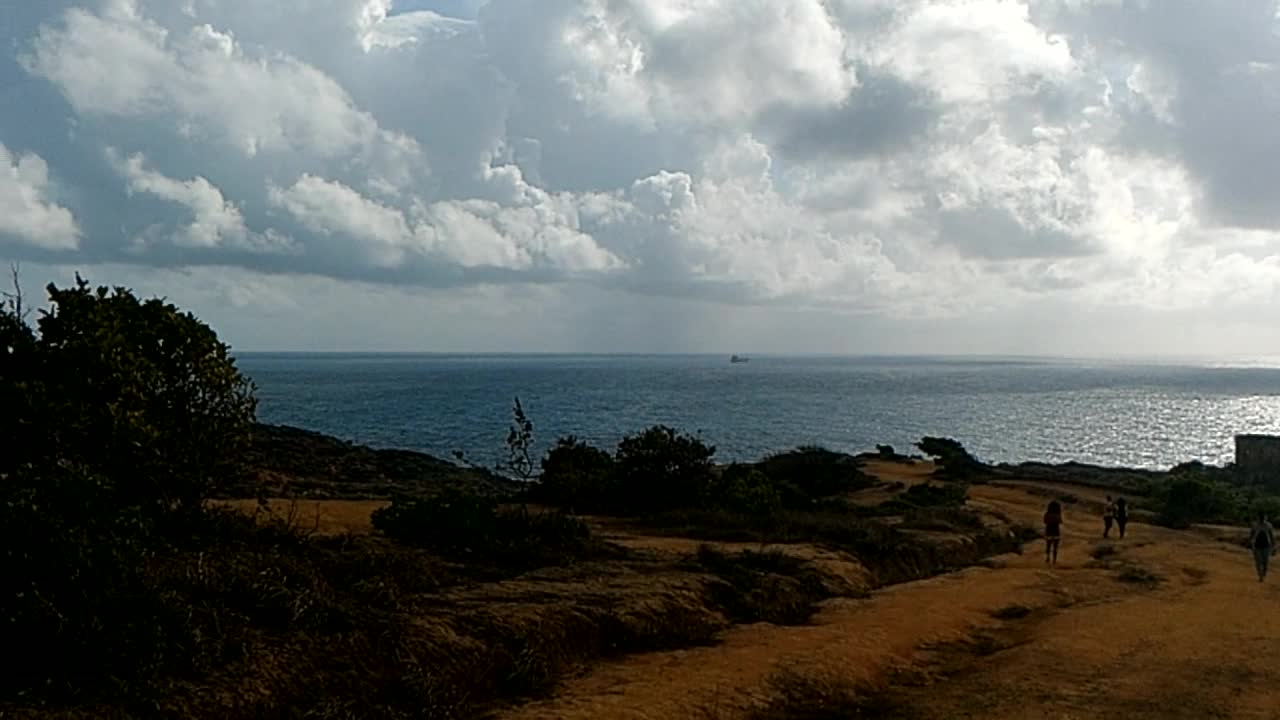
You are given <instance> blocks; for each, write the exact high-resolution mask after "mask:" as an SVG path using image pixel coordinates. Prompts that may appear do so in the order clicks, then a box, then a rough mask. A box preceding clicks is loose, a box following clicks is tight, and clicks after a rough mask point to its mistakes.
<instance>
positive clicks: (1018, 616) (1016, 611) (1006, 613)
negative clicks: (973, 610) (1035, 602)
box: [991, 604, 1031, 620]
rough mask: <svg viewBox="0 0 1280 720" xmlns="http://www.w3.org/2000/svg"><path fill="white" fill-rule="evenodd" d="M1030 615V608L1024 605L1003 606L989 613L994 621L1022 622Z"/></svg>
mask: <svg viewBox="0 0 1280 720" xmlns="http://www.w3.org/2000/svg"><path fill="white" fill-rule="evenodd" d="M1030 615H1031V608H1029V607H1027V606H1026V605H1016V604H1015V605H1005V606H1004V607H1002V608H1000V609H999V610H996V611H995V612H992V613H991V617H993V618H995V619H996V620H1022V619H1023V618H1025V617H1028V616H1030Z"/></svg>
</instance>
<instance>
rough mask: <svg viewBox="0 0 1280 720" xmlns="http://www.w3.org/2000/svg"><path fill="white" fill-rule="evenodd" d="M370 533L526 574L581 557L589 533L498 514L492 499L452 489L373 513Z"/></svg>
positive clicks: (541, 516)
mask: <svg viewBox="0 0 1280 720" xmlns="http://www.w3.org/2000/svg"><path fill="white" fill-rule="evenodd" d="M371 521H372V523H373V527H374V528H375V529H377V530H378V531H380V532H382V533H383V534H385V535H386V536H387V537H390V538H392V539H394V540H397V541H399V542H402V543H405V544H408V545H416V546H420V547H425V548H430V549H431V550H433V551H436V552H439V553H441V554H442V555H445V556H446V557H452V558H457V559H472V560H479V561H481V562H486V563H496V564H500V565H502V566H504V567H511V568H515V569H526V568H532V567H538V566H540V565H557V564H561V563H564V562H566V561H570V560H573V559H576V558H578V557H581V556H583V555H584V554H585V553H586V551H587V550H588V549H589V548H590V545H591V532H590V530H589V529H588V528H587V526H586V525H585V524H584V523H583V522H582V521H581V520H578V519H577V518H574V517H572V516H569V515H565V514H563V513H558V512H555V513H532V512H530V511H529V510H528V508H526V507H524V506H520V507H517V508H500V507H499V505H498V501H497V500H496V499H494V498H492V497H488V496H484V495H479V494H475V493H470V492H466V491H462V490H457V489H451V490H448V491H446V492H443V493H441V494H440V495H438V496H435V497H431V498H425V499H411V498H397V499H396V500H394V501H393V502H392V503H391V505H388V506H387V507H384V508H380V509H378V510H376V511H375V512H374V513H373V515H372V518H371Z"/></svg>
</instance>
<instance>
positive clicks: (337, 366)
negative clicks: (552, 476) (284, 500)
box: [238, 353, 1280, 468]
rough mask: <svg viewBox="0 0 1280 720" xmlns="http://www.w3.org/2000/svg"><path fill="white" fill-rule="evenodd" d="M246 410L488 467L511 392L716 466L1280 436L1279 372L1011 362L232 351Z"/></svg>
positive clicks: (1144, 449) (999, 455)
mask: <svg viewBox="0 0 1280 720" xmlns="http://www.w3.org/2000/svg"><path fill="white" fill-rule="evenodd" d="M238 362H239V365H240V367H241V369H242V370H244V371H245V372H246V373H247V374H248V375H249V376H250V377H251V378H252V379H253V380H254V381H255V383H256V384H257V386H258V397H259V400H260V405H259V419H260V420H262V421H263V422H268V423H280V424H289V425H296V426H299V427H304V428H307V429H311V430H318V431H321V432H325V433H329V434H332V435H336V436H339V437H341V438H344V439H348V440H353V441H356V442H360V443H365V444H369V445H373V446H375V447H399V448H409V449H414V450H420V451H424V452H429V453H432V454H434V455H438V456H441V457H451V456H452V454H453V452H454V451H463V452H465V453H466V454H467V455H468V456H469V457H470V458H471V459H472V460H473V461H475V462H480V463H485V464H492V463H494V462H498V461H500V460H501V459H502V458H504V457H505V446H504V444H503V442H504V439H505V437H506V434H507V428H508V426H509V424H510V418H511V414H510V410H511V404H512V401H513V399H514V398H516V397H519V398H520V401H521V402H522V403H523V405H524V409H525V412H526V413H527V415H528V416H529V418H530V419H531V420H532V421H533V424H534V430H535V434H536V440H537V442H538V444H539V447H546V446H547V445H548V444H549V443H551V442H552V441H554V440H555V439H556V438H558V437H560V436H564V435H576V436H578V437H579V438H581V439H584V440H587V441H589V442H591V443H593V444H597V445H599V446H601V447H606V448H612V447H613V445H614V444H616V442H617V441H618V440H619V439H620V438H621V437H623V436H624V435H626V434H628V433H631V432H635V431H637V430H640V429H643V428H645V427H648V426H650V425H654V424H658V423H662V424H666V425H670V426H672V427H675V428H678V429H680V430H684V431H687V432H690V433H696V434H699V435H701V437H702V438H703V439H704V440H705V441H706V442H708V443H710V444H712V445H714V446H715V447H716V449H717V453H716V459H717V461H720V462H728V461H732V460H750V459H755V458H758V457H760V456H762V455H764V454H766V453H769V452H772V451H777V450H783V449H788V448H792V447H795V446H798V445H821V446H824V447H828V448H831V449H835V450H842V451H850V452H861V451H867V450H874V448H875V445H877V444H881V443H885V444H890V445H893V446H894V448H895V449H897V450H899V451H900V452H904V451H905V452H908V453H910V452H915V449H914V448H913V447H912V443H914V442H916V441H918V440H919V439H920V438H921V437H922V436H925V435H942V436H947V437H953V438H955V439H957V440H959V441H961V442H962V443H963V444H964V445H965V447H966V448H969V450H970V451H971V452H972V453H974V454H975V455H976V456H978V457H979V458H980V459H982V460H985V461H988V462H1021V461H1027V460H1037V461H1048V462H1061V461H1067V460H1076V461H1081V462H1089V463H1097V464H1102V465H1119V466H1129V467H1146V468H1167V467H1170V466H1171V465H1174V464H1176V463H1179V462H1184V461H1188V460H1200V461H1203V462H1207V463H1215V464H1222V463H1225V462H1229V461H1230V460H1231V459H1232V456H1233V446H1232V437H1233V436H1234V435H1235V434H1237V433H1244V432H1260V433H1280V368H1275V367H1223V366H1210V365H1195V364H1184V365H1175V364H1153V363H1136V362H1089V361H1080V360H1046V359H1018V358H927V357H914V358H913V357H892V358H883V357H882V358H873V357H858V358H836V357H770V356H759V357H756V356H753V357H751V358H750V361H749V362H745V363H730V362H729V358H728V357H726V356H719V355H716V356H711V355H655V356H640V355H626V356H620V355H410V354H301V353H298V354H294V353H285V354H242V355H240V356H239V357H238Z"/></svg>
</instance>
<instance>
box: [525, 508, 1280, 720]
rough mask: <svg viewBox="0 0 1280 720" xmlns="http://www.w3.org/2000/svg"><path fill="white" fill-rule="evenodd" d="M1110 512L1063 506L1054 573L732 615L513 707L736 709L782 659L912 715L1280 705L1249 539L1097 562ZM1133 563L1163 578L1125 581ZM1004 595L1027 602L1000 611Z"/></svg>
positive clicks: (1211, 713) (1257, 709)
mask: <svg viewBox="0 0 1280 720" xmlns="http://www.w3.org/2000/svg"><path fill="white" fill-rule="evenodd" d="M1072 492H1073V493H1075V494H1076V495H1078V496H1080V497H1081V498H1082V499H1086V500H1093V501H1096V500H1097V499H1099V498H1096V497H1093V495H1094V493H1091V492H1090V491H1081V490H1077V489H1074V488H1073V489H1072ZM1099 495H1100V494H1099ZM972 501H973V502H974V504H980V505H985V506H988V507H991V508H993V509H998V510H1000V511H1002V512H1005V513H1007V514H1008V515H1010V516H1011V517H1013V518H1015V519H1017V520H1020V521H1022V522H1026V523H1038V520H1039V517H1040V514H1041V513H1042V511H1043V504H1044V502H1045V498H1044V497H1040V496H1035V495H1031V494H1029V493H1027V492H1026V491H1024V490H1021V489H1018V488H1016V487H975V488H974V489H973V492H972ZM1100 524H1101V523H1100V521H1098V520H1097V519H1096V517H1094V516H1093V515H1092V514H1091V513H1084V512H1073V510H1072V508H1071V507H1070V506H1068V508H1067V516H1066V523H1065V525H1064V532H1065V538H1064V544H1063V549H1062V556H1061V558H1060V562H1059V565H1058V566H1057V567H1056V568H1046V566H1045V563H1044V556H1043V553H1042V552H1041V548H1040V547H1039V546H1037V545H1033V546H1029V547H1028V550H1027V552H1026V554H1024V555H1010V556H1004V557H1001V558H998V559H997V562H995V563H994V567H991V568H971V569H968V570H965V571H962V572H958V573H953V574H950V575H945V576H941V577H937V578H933V579H930V580H925V581H921V582H915V583H909V584H905V585H899V586H896V587H891V588H887V589H885V590H882V591H879V592H877V593H875V594H874V595H872V597H870V598H868V599H863V600H850V599H842V600H835V601H831V602H829V603H827V604H826V605H825V606H824V607H823V609H822V610H821V611H820V613H819V614H818V615H817V616H816V617H815V619H814V622H813V624H811V625H807V626H802V627H778V626H773V625H767V624H759V625H753V626H739V627H736V628H733V629H731V630H729V631H728V632H726V633H725V635H724V636H723V641H722V642H721V643H720V644H718V645H716V646H714V647H705V648H695V649H690V650H685V651H678V652H662V653H651V654H646V655H638V656H632V657H627V658H622V659H620V660H617V661H614V662H609V663H606V664H602V665H599V666H596V667H594V668H592V669H591V670H590V671H589V672H587V673H586V674H585V675H583V676H581V677H578V678H574V679H571V680H569V681H567V682H566V683H565V684H564V685H563V687H562V688H561V689H560V691H559V692H558V693H557V694H556V695H555V696H554V697H552V698H550V699H547V700H544V701H539V702H534V703H530V704H527V705H524V706H521V707H517V708H514V709H511V710H510V711H507V712H506V713H504V714H503V715H502V717H504V718H509V719H520V720H533V719H548V720H549V719H551V718H557V719H566V720H572V719H575V718H583V719H585V718H596V719H601V720H607V719H609V718H628V719H631V718H634V719H642V718H654V719H657V718H696V717H709V716H710V717H718V718H732V717H736V716H741V715H743V714H745V712H746V710H747V709H748V708H749V707H751V706H752V705H753V704H754V703H757V702H758V701H759V700H760V698H761V696H762V692H763V691H762V688H763V687H764V686H765V683H766V680H767V678H768V677H769V676H770V675H771V674H773V673H774V672H776V671H777V670H779V669H783V668H797V669H801V670H811V671H814V672H818V673H822V674H823V675H826V676H832V675H835V676H839V677H841V678H843V679H847V680H850V681H853V682H857V683H860V684H863V685H865V686H867V687H879V688H887V690H886V692H887V697H889V698H890V699H891V701H892V702H893V703H894V705H895V706H896V707H898V708H901V715H902V716H903V717H913V718H929V719H933V718H938V719H941V718H1050V717H1052V718H1086V717H1088V718H1096V717H1101V716H1104V715H1106V714H1109V713H1111V714H1116V715H1118V716H1122V717H1127V718H1145V717H1151V718H1155V717H1159V718H1263V717H1268V718H1269V717H1278V716H1280V715H1278V714H1277V712H1278V711H1280V685H1277V682H1276V681H1277V680H1280V672H1278V668H1280V612H1277V610H1280V605H1278V603H1280V586H1277V585H1275V584H1265V585H1260V584H1259V583H1258V582H1257V579H1256V577H1255V576H1254V575H1253V570H1252V563H1251V560H1250V559H1249V557H1248V554H1247V552H1246V551H1245V550H1243V549H1241V548H1236V547H1231V546H1228V545H1226V544H1223V543H1221V542H1218V541H1215V540H1214V539H1212V538H1211V537H1208V536H1206V535H1204V534H1198V533H1180V532H1174V531H1170V530H1164V529H1161V528H1155V527H1151V526H1147V525H1140V524H1134V525H1131V526H1130V536H1129V538H1128V539H1127V540H1125V541H1124V542H1123V543H1116V544H1115V545H1116V547H1117V548H1118V553H1117V554H1116V555H1114V556H1111V557H1108V558H1105V559H1104V560H1102V561H1096V560H1094V559H1093V558H1092V557H1090V551H1091V550H1092V549H1093V548H1094V547H1095V545H1096V544H1097V541H1098V540H1099V538H1098V537H1097V535H1099V534H1100V530H1101V528H1100ZM1126 567H1137V568H1141V569H1143V570H1145V571H1147V572H1150V573H1154V574H1155V575H1156V576H1158V577H1159V578H1161V581H1160V582H1159V583H1158V584H1156V585H1154V586H1153V585H1150V584H1142V583H1133V582H1124V581H1122V580H1121V579H1119V575H1120V574H1121V571H1122V570H1123V569H1124V568H1126ZM1275 581H1276V582H1280V577H1277V578H1275ZM1010 605H1021V606H1024V607H1026V608H1028V609H1030V610H1031V611H1032V613H1031V615H1030V616H1029V617H1027V618H1024V619H1014V620H997V619H995V618H994V617H993V613H995V612H996V611H998V610H1000V609H1001V608H1006V607H1008V606H1010ZM975 638H980V639H985V640H986V641H987V642H986V643H985V644H983V643H977V644H975V643H974V639H975ZM976 646H982V647H983V650H982V651H981V652H975V650H974V648H975V647H976ZM1006 646H1007V647H1006ZM1001 648H1004V649H1001Z"/></svg>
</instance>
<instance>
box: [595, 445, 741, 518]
mask: <svg viewBox="0 0 1280 720" xmlns="http://www.w3.org/2000/svg"><path fill="white" fill-rule="evenodd" d="M715 452H716V449H715V448H714V447H712V446H710V445H707V444H705V443H703V442H702V441H701V440H700V439H698V438H696V437H693V436H691V435H686V434H684V433H681V432H678V431H676V430H674V429H672V428H669V427H667V426H665V425H656V426H654V427H651V428H649V429H648V430H644V431H642V432H640V433H637V434H635V435H630V436H628V437H626V438H623V440H622V442H620V443H618V452H617V454H616V460H615V462H616V463H617V465H616V467H617V471H618V476H617V478H618V480H617V481H618V482H619V483H620V484H621V488H620V490H621V494H622V496H623V498H624V499H625V500H626V503H625V505H626V507H625V509H626V510H628V511H632V512H647V511H656V510H664V509H668V508H677V507H698V506H700V505H703V504H705V503H706V502H707V501H708V500H709V499H710V498H711V492H710V491H711V488H712V484H713V481H714V475H713V473H712V465H711V457H712V456H713V455H715Z"/></svg>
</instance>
